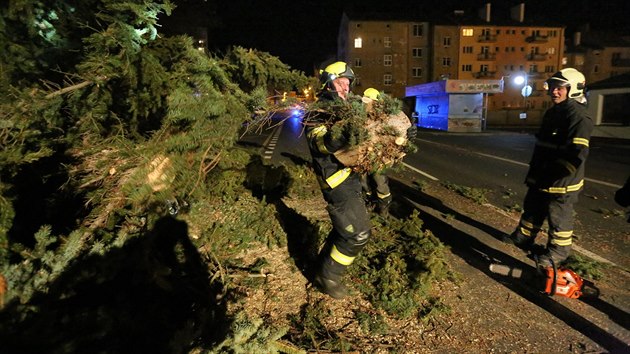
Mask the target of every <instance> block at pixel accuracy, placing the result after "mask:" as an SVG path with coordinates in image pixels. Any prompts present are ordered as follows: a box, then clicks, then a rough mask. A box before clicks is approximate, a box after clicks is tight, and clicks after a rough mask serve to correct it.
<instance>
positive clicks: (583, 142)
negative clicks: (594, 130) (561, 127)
mask: <svg viewBox="0 0 630 354" xmlns="http://www.w3.org/2000/svg"><path fill="white" fill-rule="evenodd" d="M573 144H576V145H584V146H586V147H588V139H585V138H573Z"/></svg>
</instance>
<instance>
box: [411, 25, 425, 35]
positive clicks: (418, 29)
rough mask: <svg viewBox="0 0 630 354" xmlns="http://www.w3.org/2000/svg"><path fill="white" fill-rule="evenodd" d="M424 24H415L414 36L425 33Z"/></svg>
mask: <svg viewBox="0 0 630 354" xmlns="http://www.w3.org/2000/svg"><path fill="white" fill-rule="evenodd" d="M423 32H424V31H423V28H422V25H413V36H414V37H422V35H423Z"/></svg>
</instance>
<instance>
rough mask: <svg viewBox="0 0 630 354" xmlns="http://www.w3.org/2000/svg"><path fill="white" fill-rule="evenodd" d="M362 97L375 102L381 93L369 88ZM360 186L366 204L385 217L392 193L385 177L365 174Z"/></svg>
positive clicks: (379, 174)
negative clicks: (370, 204) (369, 204)
mask: <svg viewBox="0 0 630 354" xmlns="http://www.w3.org/2000/svg"><path fill="white" fill-rule="evenodd" d="M363 97H364V98H365V99H369V100H372V101H376V100H378V99H379V98H380V97H381V93H380V92H379V91H378V90H377V89H375V88H373V87H370V88H368V89H366V90H365V91H363ZM361 184H362V185H363V192H364V193H365V196H366V199H367V201H368V203H374V207H375V211H376V212H377V213H378V214H379V215H382V216H385V215H387V214H388V212H389V206H390V204H391V202H392V193H391V191H390V189H389V179H388V178H387V176H386V175H384V174H383V173H381V172H372V173H367V174H364V175H362V176H361Z"/></svg>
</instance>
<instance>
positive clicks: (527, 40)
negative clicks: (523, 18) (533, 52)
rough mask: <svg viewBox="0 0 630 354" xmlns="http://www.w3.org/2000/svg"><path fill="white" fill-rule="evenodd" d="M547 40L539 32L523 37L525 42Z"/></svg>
mask: <svg viewBox="0 0 630 354" xmlns="http://www.w3.org/2000/svg"><path fill="white" fill-rule="evenodd" d="M547 41H548V37H547V36H541V35H539V34H534V35H531V36H529V37H527V38H525V42H527V43H547Z"/></svg>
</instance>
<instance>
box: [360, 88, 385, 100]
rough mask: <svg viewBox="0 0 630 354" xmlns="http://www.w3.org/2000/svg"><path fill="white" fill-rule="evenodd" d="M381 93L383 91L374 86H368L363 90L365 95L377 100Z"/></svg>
mask: <svg viewBox="0 0 630 354" xmlns="http://www.w3.org/2000/svg"><path fill="white" fill-rule="evenodd" d="M380 95H381V93H380V92H378V90H377V89H375V88H373V87H370V88H367V89H365V91H363V97H367V98H371V99H373V100H375V101H376V100H378V98H379V96H380Z"/></svg>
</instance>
